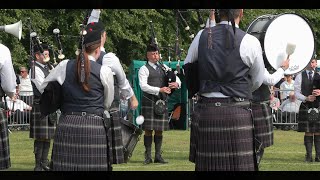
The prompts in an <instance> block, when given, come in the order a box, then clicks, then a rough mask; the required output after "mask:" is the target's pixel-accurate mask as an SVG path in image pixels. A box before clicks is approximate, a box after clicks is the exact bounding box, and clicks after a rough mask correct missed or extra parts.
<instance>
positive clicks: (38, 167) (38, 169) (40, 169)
mask: <svg viewBox="0 0 320 180" xmlns="http://www.w3.org/2000/svg"><path fill="white" fill-rule="evenodd" d="M33 170H34V171H43V168H42V167H41V166H36V167H34V169H33Z"/></svg>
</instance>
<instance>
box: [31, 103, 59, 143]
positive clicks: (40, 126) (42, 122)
mask: <svg viewBox="0 0 320 180" xmlns="http://www.w3.org/2000/svg"><path fill="white" fill-rule="evenodd" d="M55 129H56V123H54V124H51V123H50V122H49V116H45V117H42V116H41V113H40V105H39V104H33V107H32V114H31V119H30V135H29V137H30V138H34V139H53V136H54V132H55Z"/></svg>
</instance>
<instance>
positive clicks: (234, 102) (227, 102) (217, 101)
mask: <svg viewBox="0 0 320 180" xmlns="http://www.w3.org/2000/svg"><path fill="white" fill-rule="evenodd" d="M198 102H199V103H210V104H212V105H214V106H217V107H219V106H247V105H250V101H249V99H245V98H236V97H228V98H216V97H212V98H208V97H204V96H200V98H199V101H198Z"/></svg>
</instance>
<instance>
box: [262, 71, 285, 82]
mask: <svg viewBox="0 0 320 180" xmlns="http://www.w3.org/2000/svg"><path fill="white" fill-rule="evenodd" d="M283 75H284V70H283V69H282V68H279V69H278V70H277V71H276V72H274V73H273V74H270V73H269V72H268V70H267V68H265V70H264V79H263V84H265V85H268V86H274V85H276V84H277V83H278V82H279V81H280V80H281V79H282V77H283Z"/></svg>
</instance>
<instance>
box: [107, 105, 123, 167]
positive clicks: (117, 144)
mask: <svg viewBox="0 0 320 180" xmlns="http://www.w3.org/2000/svg"><path fill="white" fill-rule="evenodd" d="M110 114H111V115H112V121H111V126H110V130H109V131H108V138H109V142H110V154H111V156H110V157H111V162H112V164H122V163H125V161H124V149H123V141H122V128H121V122H120V112H119V108H112V109H111V110H110Z"/></svg>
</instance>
